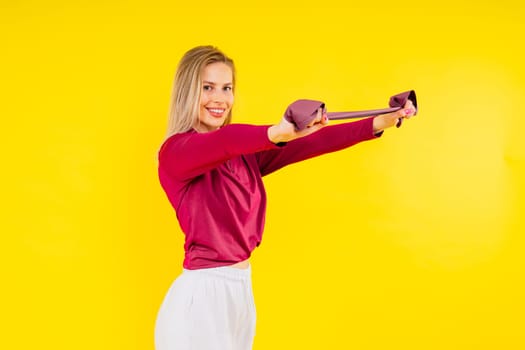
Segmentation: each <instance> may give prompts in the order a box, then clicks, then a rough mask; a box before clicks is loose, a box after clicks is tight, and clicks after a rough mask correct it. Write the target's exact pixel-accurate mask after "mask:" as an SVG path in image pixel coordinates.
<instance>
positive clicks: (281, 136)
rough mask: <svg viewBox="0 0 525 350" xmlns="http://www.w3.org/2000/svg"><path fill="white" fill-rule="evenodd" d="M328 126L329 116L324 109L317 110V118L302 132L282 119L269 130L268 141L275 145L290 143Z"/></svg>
mask: <svg viewBox="0 0 525 350" xmlns="http://www.w3.org/2000/svg"><path fill="white" fill-rule="evenodd" d="M327 124H328V116H327V115H326V113H325V114H323V109H322V108H319V109H318V110H317V116H316V117H315V119H314V120H312V122H311V123H310V124H308V126H307V127H306V128H305V129H304V130H301V131H297V130H296V129H295V125H293V124H292V123H290V122H289V121H288V120H286V119H285V118H283V119H281V122H280V123H279V124H275V125H272V126H271V127H269V128H268V139H270V141H272V142H273V143H279V142H288V141H292V140H295V139H298V138H301V137H305V136H308V135H310V134H313V133H314V132H316V131H319V130H320V129H322V128H323V127H324V126H325V125H327Z"/></svg>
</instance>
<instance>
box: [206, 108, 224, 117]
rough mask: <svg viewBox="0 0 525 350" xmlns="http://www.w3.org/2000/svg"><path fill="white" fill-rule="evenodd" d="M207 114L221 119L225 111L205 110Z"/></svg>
mask: <svg viewBox="0 0 525 350" xmlns="http://www.w3.org/2000/svg"><path fill="white" fill-rule="evenodd" d="M206 109H207V110H208V112H209V113H210V114H211V115H212V116H214V117H222V116H223V114H224V112H225V111H226V109H224V108H206Z"/></svg>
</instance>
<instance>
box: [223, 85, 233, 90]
mask: <svg viewBox="0 0 525 350" xmlns="http://www.w3.org/2000/svg"><path fill="white" fill-rule="evenodd" d="M224 91H232V87H231V86H225V87H224Z"/></svg>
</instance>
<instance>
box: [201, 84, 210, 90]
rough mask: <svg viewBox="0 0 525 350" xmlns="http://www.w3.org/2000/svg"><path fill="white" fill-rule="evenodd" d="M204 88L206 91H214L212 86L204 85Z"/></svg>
mask: <svg viewBox="0 0 525 350" xmlns="http://www.w3.org/2000/svg"><path fill="white" fill-rule="evenodd" d="M202 88H203V89H204V91H210V90H211V89H212V87H211V86H210V85H204V86H203V87H202Z"/></svg>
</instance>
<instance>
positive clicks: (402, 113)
mask: <svg viewBox="0 0 525 350" xmlns="http://www.w3.org/2000/svg"><path fill="white" fill-rule="evenodd" d="M415 114H416V108H415V107H414V104H413V103H412V101H410V100H408V101H407V102H406V103H405V105H404V106H403V108H401V109H400V110H398V111H395V112H392V113H388V114H383V115H380V116H377V117H375V118H374V133H378V132H380V131H382V130H384V129H386V128H390V127H392V126H394V125H396V124H397V123H398V122H400V119H409V118H411V117H413V116H414V115H415Z"/></svg>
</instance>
